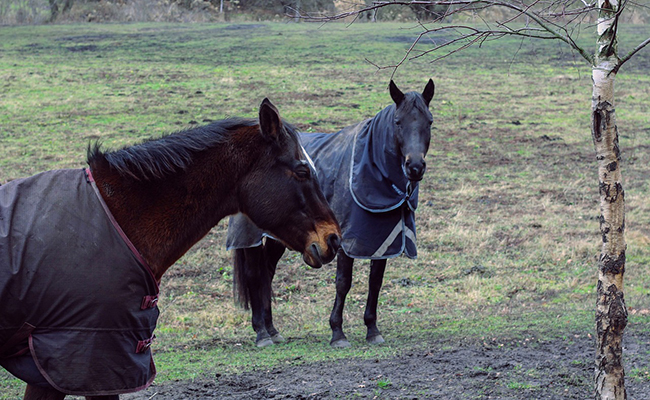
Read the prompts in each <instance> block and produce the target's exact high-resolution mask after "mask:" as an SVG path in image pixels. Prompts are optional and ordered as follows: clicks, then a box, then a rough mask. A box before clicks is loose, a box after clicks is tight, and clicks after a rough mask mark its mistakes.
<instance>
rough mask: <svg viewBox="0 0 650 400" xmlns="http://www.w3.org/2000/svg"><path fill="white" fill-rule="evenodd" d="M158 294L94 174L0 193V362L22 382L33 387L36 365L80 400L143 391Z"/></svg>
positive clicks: (65, 174)
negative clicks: (97, 184)
mask: <svg viewBox="0 0 650 400" xmlns="http://www.w3.org/2000/svg"><path fill="white" fill-rule="evenodd" d="M157 295H158V284H157V282H156V280H155V279H154V277H153V274H152V272H151V270H150V269H149V267H148V266H147V265H146V262H145V261H144V260H143V259H142V257H141V256H140V255H139V253H138V252H137V251H136V250H135V248H134V247H133V245H132V244H131V242H130V241H129V240H128V238H126V236H125V235H124V233H123V232H122V230H121V228H120V227H119V225H117V223H116V222H115V220H114V219H113V217H112V215H111V214H110V211H109V210H108V208H107V207H106V204H105V203H104V201H103V199H102V198H101V196H100V194H99V191H98V190H97V187H96V185H95V183H94V181H93V180H92V175H91V174H90V171H85V170H82V169H78V170H55V171H49V172H44V173H41V174H38V175H35V176H33V177H30V178H25V179H18V180H14V181H11V182H9V183H7V184H5V185H2V186H0V364H1V365H3V366H5V367H6V368H7V369H8V370H9V371H10V372H11V373H13V374H14V375H16V376H17V377H18V378H21V379H23V380H25V381H27V382H28V383H32V382H30V380H32V379H34V378H33V376H32V377H30V371H36V369H35V368H34V366H35V367H36V368H37V369H38V372H40V374H41V375H42V378H44V379H45V380H46V381H47V383H49V385H51V386H52V387H54V388H55V389H57V390H59V391H61V392H63V393H66V394H73V395H83V396H86V395H89V396H92V395H95V396H97V395H111V394H120V393H126V392H133V391H137V390H141V389H143V388H145V387H147V386H148V385H149V384H151V382H152V381H153V378H154V376H155V373H156V371H155V366H154V364H153V358H152V356H151V350H150V348H149V345H150V344H151V341H152V340H153V331H154V328H155V326H156V321H157V318H158V314H159V311H158V308H157V306H156V302H157V298H158V297H157ZM32 375H33V374H32ZM34 384H37V385H39V386H42V384H39V383H34Z"/></svg>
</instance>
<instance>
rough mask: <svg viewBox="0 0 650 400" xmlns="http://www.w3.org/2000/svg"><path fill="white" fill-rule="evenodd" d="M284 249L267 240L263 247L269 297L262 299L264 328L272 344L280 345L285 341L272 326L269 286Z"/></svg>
mask: <svg viewBox="0 0 650 400" xmlns="http://www.w3.org/2000/svg"><path fill="white" fill-rule="evenodd" d="M284 250H285V247H284V245H283V244H282V243H280V242H278V241H277V240H271V239H267V240H266V243H265V245H264V260H265V263H266V272H267V277H268V286H269V292H268V293H269V296H268V298H266V299H264V301H265V303H264V325H265V326H266V331H267V332H268V333H269V335H271V340H272V341H273V343H282V342H284V341H285V339H284V337H282V335H280V332H278V330H277V329H275V326H273V311H272V304H271V303H272V298H271V294H272V290H271V285H272V283H273V277H274V276H275V271H276V269H277V267H278V261H280V258H281V257H282V255H283V254H284Z"/></svg>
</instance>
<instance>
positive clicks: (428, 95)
mask: <svg viewBox="0 0 650 400" xmlns="http://www.w3.org/2000/svg"><path fill="white" fill-rule="evenodd" d="M435 91H436V85H434V84H433V79H429V82H427V85H426V86H425V87H424V90H423V91H422V97H423V98H424V102H425V103H427V106H428V105H429V103H430V102H431V99H433V94H434V93H435Z"/></svg>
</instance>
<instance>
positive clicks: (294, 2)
mask: <svg viewBox="0 0 650 400" xmlns="http://www.w3.org/2000/svg"><path fill="white" fill-rule="evenodd" d="M370 5H372V0H352V1H346V0H2V1H0V25H12V24H39V23H51V22H120V21H169V22H206V21H218V20H222V21H223V20H230V19H241V20H245V19H250V20H267V19H282V18H287V17H288V16H289V17H290V16H297V15H305V14H311V15H313V14H320V15H332V14H334V13H337V12H342V11H346V10H348V9H358V8H362V7H364V6H370ZM447 8H448V7H447V6H437V5H422V4H414V5H411V6H410V7H400V6H397V5H396V6H394V7H391V6H389V7H384V8H382V9H381V10H379V11H375V12H368V13H365V14H362V15H359V16H358V17H357V18H356V19H357V20H358V21H394V20H406V21H407V20H412V21H415V20H420V21H428V20H437V19H439V18H440V17H441V16H443V15H444V14H445V13H446V12H447V11H448V10H447Z"/></svg>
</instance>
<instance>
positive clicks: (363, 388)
mask: <svg viewBox="0 0 650 400" xmlns="http://www.w3.org/2000/svg"><path fill="white" fill-rule="evenodd" d="M594 345H595V343H594V340H593V338H590V337H589V336H588V335H567V336H566V337H565V338H563V339H557V340H553V341H548V342H526V341H520V340H518V341H515V342H511V343H507V342H506V343H499V342H493V341H485V342H483V343H473V344H468V343H455V344H453V343H446V344H444V345H436V346H435V347H431V348H430V350H428V351H427V350H422V351H419V350H418V351H413V352H411V353H408V354H404V355H403V356H401V357H398V358H393V359H382V360H357V359H349V360H345V361H339V362H336V363H326V362H321V363H315V364H303V365H295V366H288V367H285V368H276V369H272V370H265V371H253V372H247V373H242V374H236V375H218V374H217V375H216V376H213V377H206V378H205V379H203V380H197V381H194V382H182V381H179V382H168V383H165V384H162V385H153V386H151V387H150V388H149V389H147V390H145V391H142V392H139V393H137V394H133V395H128V396H122V398H123V399H156V400H163V399H165V400H167V399H169V400H171V399H347V398H350V399H354V398H368V399H374V398H377V399H502V400H506V399H507V400H510V399H527V400H532V399H549V400H550V399H553V400H560V399H581V400H582V399H590V398H593V393H592V392H593V385H592V378H593V371H594V368H593V367H594V362H593V354H594V351H593V347H594ZM333 351H334V350H333ZM649 351H650V333H649V332H643V331H638V330H637V331H635V330H634V328H633V327H630V328H628V330H627V331H626V334H625V357H624V359H625V364H626V371H627V379H626V387H627V392H628V393H627V395H628V396H627V398H628V399H630V400H648V399H650V376H647V372H643V373H640V372H639V371H648V365H649V364H650V362H649V361H650V360H649V359H650V354H649Z"/></svg>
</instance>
